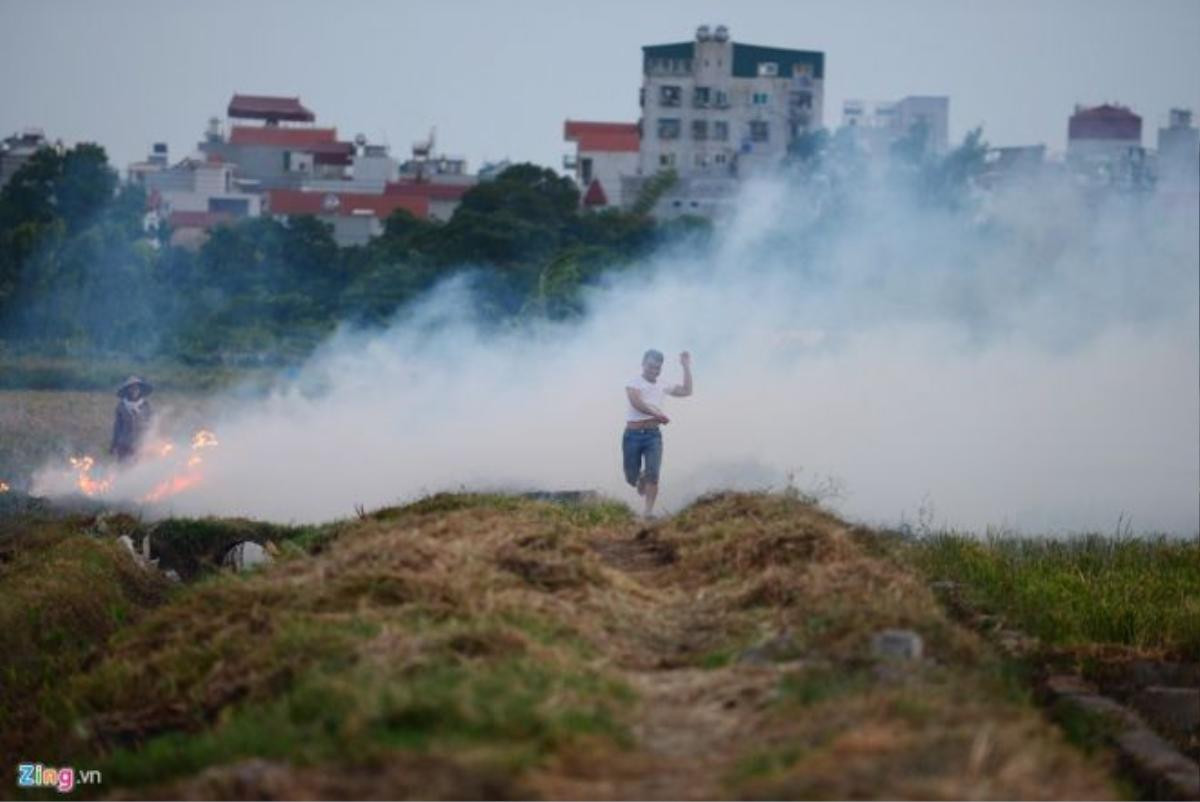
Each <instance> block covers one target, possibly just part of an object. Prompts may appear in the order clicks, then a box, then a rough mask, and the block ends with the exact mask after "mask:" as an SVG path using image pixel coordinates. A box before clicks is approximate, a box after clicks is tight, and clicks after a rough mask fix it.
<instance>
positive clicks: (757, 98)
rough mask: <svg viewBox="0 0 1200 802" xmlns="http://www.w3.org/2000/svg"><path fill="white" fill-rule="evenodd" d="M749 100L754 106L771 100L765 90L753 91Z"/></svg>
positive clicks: (763, 104)
mask: <svg viewBox="0 0 1200 802" xmlns="http://www.w3.org/2000/svg"><path fill="white" fill-rule="evenodd" d="M751 102H752V103H753V104H754V105H755V106H765V105H767V104H768V103H770V102H771V96H770V95H769V94H767V93H766V92H755V93H754V95H753V97H752V98H751Z"/></svg>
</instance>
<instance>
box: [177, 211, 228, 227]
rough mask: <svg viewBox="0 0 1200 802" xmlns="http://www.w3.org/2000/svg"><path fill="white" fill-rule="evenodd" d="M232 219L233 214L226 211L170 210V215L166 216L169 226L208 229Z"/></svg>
mask: <svg viewBox="0 0 1200 802" xmlns="http://www.w3.org/2000/svg"><path fill="white" fill-rule="evenodd" d="M232 221H233V215H231V214H229V213H228V212H171V216H170V217H168V218H167V222H168V223H169V224H170V226H171V228H204V229H209V228H212V227H213V226H216V225H219V224H221V223H229V222H232Z"/></svg>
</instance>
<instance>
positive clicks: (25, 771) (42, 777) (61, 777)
mask: <svg viewBox="0 0 1200 802" xmlns="http://www.w3.org/2000/svg"><path fill="white" fill-rule="evenodd" d="M76 778H78V779H79V784H80V785H99V784H100V783H102V782H103V780H102V779H101V777H100V772H99V770H97V769H86V770H81V771H79V772H76V771H75V769H73V768H71V767H70V766H64V767H63V768H61V769H56V768H52V767H50V766H43V765H42V764H41V763H19V764H17V787H18V788H54V789H55V790H57V791H58V792H59V793H60V794H69V793H71V791H73V790H75V780H76Z"/></svg>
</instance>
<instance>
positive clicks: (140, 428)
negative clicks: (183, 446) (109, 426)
mask: <svg viewBox="0 0 1200 802" xmlns="http://www.w3.org/2000/svg"><path fill="white" fill-rule="evenodd" d="M153 418H154V412H153V410H151V409H150V402H149V401H147V400H146V399H144V398H143V399H142V401H141V403H140V404H136V405H133V404H127V403H126V402H125V400H124V399H121V400H120V401H118V402H117V412H116V418H115V419H114V420H113V437H112V445H111V446H110V447H109V449H108V452H109V453H110V454H112V455H113V456H115V457H116V458H117V459H118V460H120V461H122V462H124V461H125V460H128V459H132V458H133V457H136V456H137V453H138V449H140V448H141V447H142V441H143V440H144V439H145V438H146V433H147V432H148V431H150V423H151V421H152V420H153Z"/></svg>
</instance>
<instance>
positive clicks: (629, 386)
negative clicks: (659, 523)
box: [621, 349, 692, 518]
mask: <svg viewBox="0 0 1200 802" xmlns="http://www.w3.org/2000/svg"><path fill="white" fill-rule="evenodd" d="M679 363H680V364H681V365H683V384H675V385H671V386H669V387H668V386H664V385H661V384H659V383H658V374H660V373H662V366H663V355H662V352H661V351H655V350H654V349H650V350H649V351H647V352H646V353H645V355H644V356H643V357H642V373H641V375H640V376H638V377H637V378H635V379H633V380H631V381H629V382H627V383H626V384H625V396H626V398H627V400H628V402H629V403H628V405H627V406H626V409H625V433H624V435H623V436H622V438H621V455H622V457H623V461H624V467H625V481H626V482H628V483H629V484H630V485H632V486H633V487H636V488H637V491H638V495H640V496H643V497H644V498H645V499H646V510H645V513H644V515H645V517H647V518H649V517H650V515H651V513H652V512H653V511H654V500H655V499H656V498H658V474H659V469H660V468H661V467H662V432H660V431H659V428H658V427H659V426H665V425H666V424H668V423H670V422H671V419H670V418H668V417H667V416H666V415H664V414H663V411H662V403H663V399H664V397H666V396H668V395H674V396H678V397H680V398H682V397H683V396H688V395H691V394H692V356H691V354H689V353H688V352H687V351H684V352H683V353H682V354H680V355H679Z"/></svg>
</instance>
